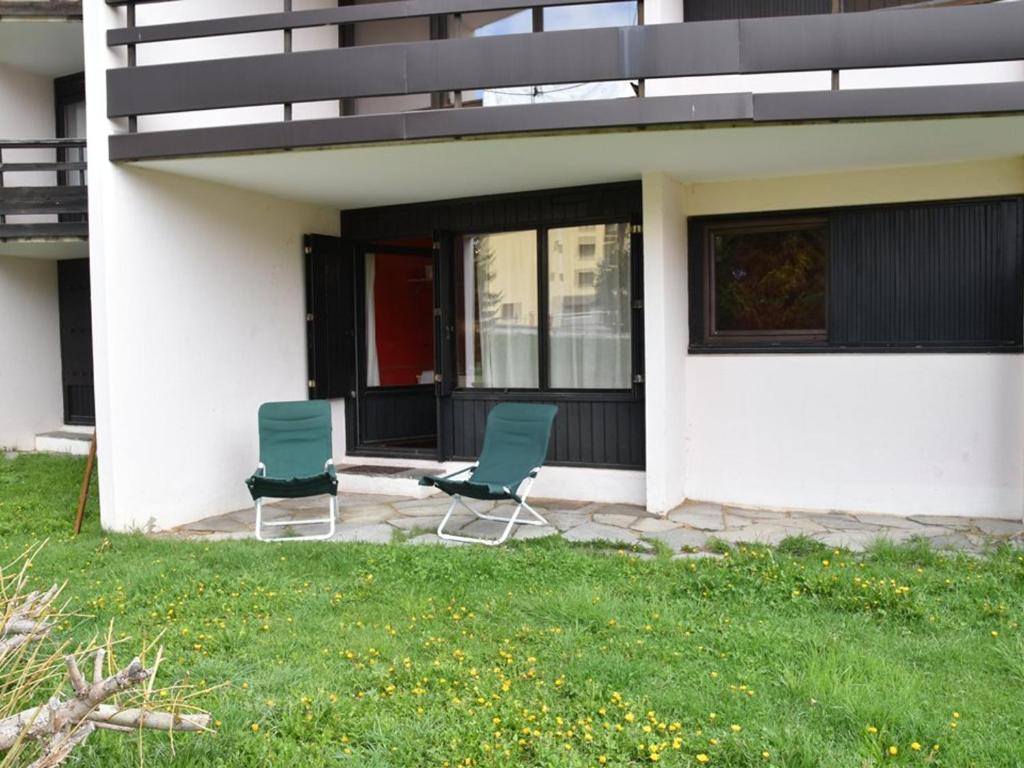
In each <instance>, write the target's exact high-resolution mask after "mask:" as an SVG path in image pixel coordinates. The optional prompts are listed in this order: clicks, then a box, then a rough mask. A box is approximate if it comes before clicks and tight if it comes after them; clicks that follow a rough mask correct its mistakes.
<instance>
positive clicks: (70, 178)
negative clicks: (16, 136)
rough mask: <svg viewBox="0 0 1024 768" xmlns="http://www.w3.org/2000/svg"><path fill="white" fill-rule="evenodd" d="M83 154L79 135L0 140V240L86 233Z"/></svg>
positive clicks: (85, 190) (69, 235)
mask: <svg viewBox="0 0 1024 768" xmlns="http://www.w3.org/2000/svg"><path fill="white" fill-rule="evenodd" d="M41 155H50V156H52V159H40V156H41ZM84 156H85V140H84V139H34V140H28V141H5V140H0V242H3V241H10V240H35V239H45V240H50V239H62V238H84V237H87V236H88V234H89V226H88V224H87V223H86V220H85V219H86V214H87V213H88V204H89V195H88V190H87V187H86V186H85V183H86V161H85V159H84Z"/></svg>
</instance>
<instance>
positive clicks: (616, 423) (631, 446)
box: [448, 392, 645, 469]
mask: <svg viewBox="0 0 1024 768" xmlns="http://www.w3.org/2000/svg"><path fill="white" fill-rule="evenodd" d="M503 400H521V401H529V402H531V403H550V404H552V405H556V406H558V416H557V417H556V418H555V426H554V429H553V431H552V433H551V446H550V448H549V450H548V463H550V464H562V465H570V466H571V465H577V466H587V467H613V468H619V469H643V467H644V464H645V459H644V434H645V433H644V429H643V424H644V403H643V400H638V399H631V398H621V399H618V400H609V399H602V398H601V397H599V396H593V397H591V396H587V395H578V396H573V397H571V398H563V397H545V396H544V394H543V393H537V394H533V393H531V394H524V393H519V392H517V393H512V394H508V395H492V394H482V393H481V394H476V393H472V392H457V393H456V394H455V395H454V397H453V398H452V401H451V408H450V413H449V416H448V418H449V419H450V429H451V435H452V458H456V459H473V458H476V457H477V456H478V455H479V454H480V449H481V448H482V447H483V439H484V428H485V426H486V423H487V414H488V413H490V411H491V409H492V408H493V407H494V406H495V405H497V404H498V403H499V402H502V401H503Z"/></svg>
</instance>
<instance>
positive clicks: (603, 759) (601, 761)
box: [597, 755, 608, 765]
mask: <svg viewBox="0 0 1024 768" xmlns="http://www.w3.org/2000/svg"><path fill="white" fill-rule="evenodd" d="M597 762H599V763H600V764H601V765H605V764H606V763H607V762H608V758H607V757H605V756H604V755H600V756H599V757H598V758H597Z"/></svg>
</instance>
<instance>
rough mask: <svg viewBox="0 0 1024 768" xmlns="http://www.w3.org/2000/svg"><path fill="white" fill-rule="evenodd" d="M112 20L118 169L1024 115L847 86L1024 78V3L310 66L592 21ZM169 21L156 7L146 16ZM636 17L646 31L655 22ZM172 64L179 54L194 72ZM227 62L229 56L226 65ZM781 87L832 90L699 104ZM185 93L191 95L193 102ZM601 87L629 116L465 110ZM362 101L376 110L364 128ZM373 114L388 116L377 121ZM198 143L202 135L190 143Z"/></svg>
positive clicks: (450, 0)
mask: <svg viewBox="0 0 1024 768" xmlns="http://www.w3.org/2000/svg"><path fill="white" fill-rule="evenodd" d="M107 2H108V4H110V5H127V8H128V11H127V16H126V19H127V23H126V25H125V26H124V27H122V28H117V29H111V30H109V31H108V37H107V42H108V44H109V45H110V46H112V47H115V48H122V49H125V50H126V51H127V56H126V62H127V64H128V66H125V67H122V68H117V69H112V70H109V71H108V73H107V91H108V94H107V95H108V102H107V113H108V116H109V117H111V118H127V120H126V123H125V125H126V132H125V133H121V134H117V135H114V136H112V137H111V142H110V148H111V158H112V159H114V160H140V159H154V158H167V157H185V156H190V155H208V154H218V153H231V152H253V151H261V150H267V149H283V148H300V147H322V146H338V145H346V144H367V143H376V142H406V141H418V140H438V139H448V138H461V137H471V136H499V135H501V136H505V135H514V134H521V133H559V132H565V131H574V130H581V129H584V130H591V131H592V130H608V129H636V128H647V127H655V126H658V127H666V126H668V127H686V126H690V127H692V126H699V125H714V124H717V125H736V124H766V123H780V122H782V123H785V122H806V121H834V120H863V119H880V118H894V117H898V118H909V117H922V116H952V115H977V114H999V113H1002V114H1007V113H1011V114H1012V113H1020V112H1024V81H1022V80H1021V79H1020V78H1017V79H1016V80H1015V81H1007V82H988V83H984V84H977V83H971V84H960V85H938V86H927V87H917V86H915V87H902V88H900V87H896V88H893V87H878V88H870V87H868V88H865V87H858V88H850V89H847V88H843V87H842V80H843V78H842V77H840V74H842V75H844V76H845V75H846V74H847V73H853V74H857V73H861V72H864V71H869V70H872V69H874V68H911V67H913V68H917V67H938V66H942V65H964V64H978V63H986V62H988V63H991V62H1019V61H1020V60H1022V59H1024V36H1022V35H1021V34H1020V33H1019V30H1021V29H1024V3H996V4H987V5H980V6H977V7H953V8H948V7H938V8H933V7H930V6H932V5H935V3H934V2H931V3H929V2H926V3H924V5H925V6H926V9H920V10H889V11H878V12H870V13H848V14H836V15H805V16H792V17H787V18H768V19H743V20H735V19H734V20H728V21H701V22H677V23H663V24H654V25H643V24H639V25H636V26H628V27H606V28H598V29H571V30H565V31H539V32H533V33H525V34H505V35H496V36H486V37H460V38H457V39H452V38H449V39H443V38H442V39H429V40H426V39H424V40H414V41H409V42H387V43H384V44H377V45H358V44H353V45H346V46H345V47H331V48H323V49H320V50H302V51H295V50H293V49H292V46H291V35H292V34H293V33H296V34H297V33H298V31H300V30H305V29H310V28H315V27H325V26H326V27H338V28H339V29H340V30H342V31H341V32H340V33H339V34H340V35H341V39H342V40H344V39H345V32H344V30H345V29H346V28H352V27H354V26H358V25H364V24H368V23H371V22H372V23H382V22H390V21H395V20H404V19H410V18H424V17H429V18H433V19H446V20H451V19H453V18H462V17H464V16H466V15H470V14H474V13H482V12H484V11H488V12H494V11H496V10H500V11H501V12H502V13H504V14H508V13H511V12H513V11H516V10H519V9H527V8H532V9H535V13H536V9H548V8H554V7H559V6H567V5H573V6H580V5H586V4H588V3H586V2H584V3H581V2H580V0H571V2H570V0H543V1H539V0H535V2H533V3H531V4H530V5H520V4H517V3H516V2H515V0H402V1H399V2H382V3H372V4H365V5H352V6H345V7H341V8H324V9H319V10H305V11H286V12H281V13H272V14H260V15H250V16H235V17H229V18H212V19H200V20H176V19H174V18H173V16H171V15H169V14H165V15H164V18H163V19H161V23H147V24H144V25H137V24H136V23H135V19H136V16H135V3H134V2H132V1H131V0H107ZM959 4H962V3H959ZM154 5H157V6H158V5H160V3H159V1H158V2H156V3H153V2H148V3H147V4H146V6H145V7H146V8H147V9H152V8H153V7H154ZM860 5H865V4H864V3H861V4H860ZM940 5H942V6H945V5H949V3H948V1H947V2H942V3H940ZM139 12H140V13H141V12H142V8H141V7H140V8H139ZM638 15H639V17H640V20H642V18H643V7H642V4H641V5H640V6H639V10H638ZM438 26H440V27H445V26H448V25H447V24H442V25H438ZM431 30H432V32H433V31H434V30H435V27H434V26H433V25H432V27H431ZM253 33H263V34H273V33H279V34H280V35H282V38H281V39H283V40H284V41H285V42H284V45H283V46H282V47H281V48H280V49H279V50H278V51H275V52H270V53H265V52H258V53H251V52H250V51H251V50H252V49H248V50H247V55H239V56H234V57H229V58H210V59H204V60H189V59H194V58H195V55H194V52H195V50H197V48H196V46H197V45H201V44H202V41H204V40H205V41H207V44H209V41H208V40H207V39H209V38H214V39H215V38H223V39H227V38H231V36H235V38H233V39H239V38H240V37H241V36H245V35H249V36H250V37H251V36H252V34H253ZM435 36H436V35H435ZM351 39H352V38H351V36H350V37H349V40H351ZM152 44H160V45H162V46H164V47H163V48H162V50H161V55H160V58H159V59H157V58H156V57H153V58H151V59H145V57H144V52H145V51H146V48H147V46H150V45H152ZM168 45H171V46H174V45H177V46H179V47H178V48H168V47H167V46H168ZM208 50H214V49H212V48H210V49H208ZM228 50H231V49H230V48H229V47H227V46H225V47H224V48H223V51H228ZM173 51H181V53H182V55H181V57H180V58H176V57H175V56H174V55H173ZM223 51H218V52H217V53H214V55H219V56H223V55H224V53H223ZM158 61H159V63H157V62H158ZM150 62H152V63H150ZM773 73H774V74H777V75H780V76H782V77H785V76H792V75H794V74H801V73H818V74H824V75H825V79H824V80H821V81H820V83H821V85H820V87H816V88H811V89H808V88H801V89H800V90H793V91H789V92H787V91H785V90H783V91H781V92H779V91H775V92H764V93H752V92H750V91H746V90H744V91H738V92H737V91H735V90H728V86H723V88H725V90H720V91H717V92H690V93H688V92H687V84H688V83H690V82H691V81H698V80H701V79H704V80H707V79H709V78H712V77H718V78H721V79H722V80H728V76H765V75H771V74H773ZM828 73H832V75H833V77H832V79H831V83H829V81H828V77H827V75H828ZM722 76H726V77H724V78H723V77H722ZM183 83H188V84H189V87H188V88H183V87H181V85H182V84H183ZM586 83H598V84H601V83H618V84H629V85H630V86H631V90H630V92H629V95H628V96H627V97H624V98H623V97H620V98H596V99H590V100H578V101H574V100H570V101H561V102H559V103H530V104H517V105H510V106H494V107H485V108H478V107H471V106H469V104H470V103H472V102H471V101H469V100H467V99H465V98H464V95H465V94H467V93H484V94H486V93H488V92H493V91H495V90H501V89H505V90H506V91H507V90H509V89H520V90H522V89H525V90H526V91H527V92H528V91H529V89H530V88H549V87H551V86H554V85H558V84H586ZM680 84H682V85H681V86H680ZM618 95H620V96H621V95H622V94H621V93H620V94H618ZM355 100H358V101H360V102H361V103H363V104H364V105H368V108H367V109H360V110H358V113H353V110H352V109H351V104H352V102H353V101H355ZM307 103H316V104H321V105H322V104H330V103H333V109H334V112H333V115H331V116H322V117H314V118H311V119H301V120H300V119H290V117H291V114H292V113H291V110H292V105H299V104H307ZM375 103H377V104H382V105H383V106H381V107H380V108H379V109H378V110H377V111H374V109H373V105H374V104H375ZM339 104H340V105H341V108H340V112H341V114H340V115H339V109H338V105H339ZM346 105H348V109H346ZM260 109H263V110H276V111H270V112H268V111H261V112H258V117H255V118H253V119H251V120H246V119H245V118H241V122H240V118H239V117H238V113H239V112H241V113H243V114H244V113H245V111H246V110H260ZM327 109H328V110H330V109H331V107H330V106H328V107H327ZM219 110H229V111H231V112H233V113H234V114H231V112H225V113H220V112H219ZM251 114H254V115H255V114H257V113H256V112H253V113H251ZM325 114H326V113H325ZM220 115H224V116H223V118H221V117H220ZM147 117H151V118H152V119H149V120H148V119H147ZM183 125H187V126H190V127H178V126H183ZM191 126H195V127H191Z"/></svg>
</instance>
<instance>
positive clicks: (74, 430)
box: [36, 427, 92, 456]
mask: <svg viewBox="0 0 1024 768" xmlns="http://www.w3.org/2000/svg"><path fill="white" fill-rule="evenodd" d="M91 441H92V428H91V427H88V428H80V427H64V428H63V429H59V430H56V431H54V432H43V433H42V434H39V435H36V451H38V452H39V453H65V454H69V455H71V456H88V455H89V443H90V442H91Z"/></svg>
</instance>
